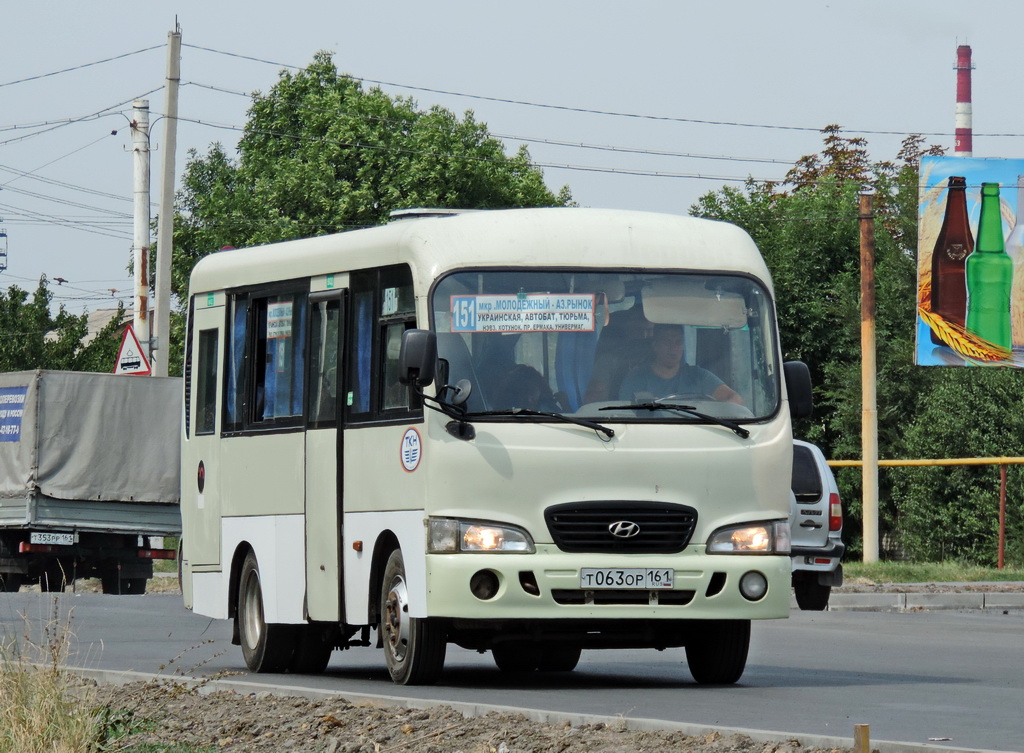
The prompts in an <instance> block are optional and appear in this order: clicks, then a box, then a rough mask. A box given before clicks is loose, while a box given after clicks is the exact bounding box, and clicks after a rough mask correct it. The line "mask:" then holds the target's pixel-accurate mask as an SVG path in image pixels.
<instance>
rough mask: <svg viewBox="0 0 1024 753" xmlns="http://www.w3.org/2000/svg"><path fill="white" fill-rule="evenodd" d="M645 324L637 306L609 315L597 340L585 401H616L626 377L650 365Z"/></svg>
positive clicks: (648, 341) (648, 342) (641, 312)
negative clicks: (631, 372)
mask: <svg viewBox="0 0 1024 753" xmlns="http://www.w3.org/2000/svg"><path fill="white" fill-rule="evenodd" d="M646 324H647V322H646V319H645V318H644V315H643V311H642V309H641V308H640V307H639V306H634V307H633V308H630V309H625V310H623V311H615V312H612V314H611V315H610V317H609V321H608V324H607V326H605V328H604V329H602V330H601V334H600V335H599V336H598V339H597V347H596V348H595V351H594V362H593V363H594V366H593V372H592V374H591V377H590V382H589V384H588V385H587V391H586V394H585V395H584V397H583V400H584V402H586V403H591V402H597V401H602V400H617V399H618V398H619V386H620V385H621V384H622V380H623V379H625V377H626V374H628V373H629V372H630V371H632V370H633V369H635V368H637V367H639V366H643V365H644V364H645V363H648V362H649V360H650V340H649V338H648V336H645V335H644V334H643V329H644V325H646Z"/></svg>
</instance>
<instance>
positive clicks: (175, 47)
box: [152, 20, 181, 376]
mask: <svg viewBox="0 0 1024 753" xmlns="http://www.w3.org/2000/svg"><path fill="white" fill-rule="evenodd" d="M180 81H181V27H180V26H179V25H178V22H177V20H175V22H174V31H171V32H168V33H167V87H166V89H167V104H166V108H165V111H164V143H163V146H162V149H163V168H162V170H163V172H162V173H161V176H160V178H161V182H160V209H159V213H160V217H159V223H160V224H159V225H158V227H157V236H156V291H155V292H156V316H155V317H154V318H155V320H156V321H155V322H154V324H155V347H156V350H157V353H156V359H155V360H154V362H153V372H152V373H153V376H167V368H168V362H169V361H170V358H169V356H170V344H171V253H172V251H173V250H174V240H173V238H174V169H175V167H174V158H175V152H176V150H177V143H178V84H179V83H180Z"/></svg>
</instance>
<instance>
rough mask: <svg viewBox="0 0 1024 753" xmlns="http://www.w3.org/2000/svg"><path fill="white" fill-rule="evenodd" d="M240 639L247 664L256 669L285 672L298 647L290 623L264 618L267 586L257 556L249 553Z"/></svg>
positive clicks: (244, 567) (241, 597)
mask: <svg viewBox="0 0 1024 753" xmlns="http://www.w3.org/2000/svg"><path fill="white" fill-rule="evenodd" d="M235 619H236V620H237V621H238V638H239V640H240V642H241V644H242V656H243V657H244V658H245V666H247V667H248V668H249V669H250V671H252V672H283V671H284V670H285V669H287V668H288V665H289V663H290V661H291V659H292V653H293V652H294V650H295V644H294V642H293V641H292V640H290V638H291V636H290V635H289V628H290V627H291V626H290V625H268V624H267V623H266V621H265V620H264V619H263V587H262V586H261V584H260V566H259V563H258V562H257V561H256V555H255V554H254V553H253V552H249V553H248V554H247V555H246V556H245V562H244V563H243V564H242V572H241V577H240V578H239V581H238V611H237V612H236V614H235Z"/></svg>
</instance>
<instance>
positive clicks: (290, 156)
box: [173, 52, 571, 300]
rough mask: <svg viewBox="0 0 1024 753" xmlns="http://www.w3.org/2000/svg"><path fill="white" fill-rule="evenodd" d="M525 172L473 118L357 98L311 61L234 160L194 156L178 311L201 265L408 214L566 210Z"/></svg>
mask: <svg viewBox="0 0 1024 753" xmlns="http://www.w3.org/2000/svg"><path fill="white" fill-rule="evenodd" d="M570 202H571V195H570V194H569V192H568V190H567V189H564V188H563V189H562V191H561V192H560V193H559V194H558V195H557V196H556V195H554V194H552V193H551V192H550V191H549V190H548V189H547V187H546V186H545V185H544V180H543V175H542V174H541V172H540V171H539V170H537V169H536V168H535V167H533V166H532V164H531V162H530V156H529V153H528V152H527V151H526V149H525V148H524V149H521V150H520V151H519V152H518V153H516V154H515V155H513V156H508V155H506V154H505V151H504V146H503V144H502V143H501V141H499V140H498V139H496V138H494V137H492V136H490V135H489V133H488V132H487V127H486V126H485V125H484V124H483V123H479V122H477V121H476V120H475V119H474V118H473V114H472V113H471V112H467V113H466V114H465V116H464V117H462V118H459V117H457V116H456V115H455V114H454V113H452V112H450V111H449V110H446V109H444V108H442V107H436V106H435V107H432V108H430V109H428V110H419V109H417V107H416V103H415V102H414V101H413V100H412V99H408V98H405V97H395V98H392V97H390V96H389V95H387V94H386V93H384V92H382V91H381V90H380V89H376V88H374V89H369V90H364V89H363V87H362V85H361V84H360V83H359V82H358V81H356V80H354V79H352V78H349V77H347V76H344V75H339V74H338V71H337V69H336V68H335V66H334V64H333V62H332V61H331V58H330V55H328V54H327V53H322V52H321V53H318V54H317V55H316V56H315V57H314V59H313V62H312V63H311V64H310V65H309V66H308V67H307V68H305V69H304V70H302V71H299V72H298V73H289V72H282V73H281V75H280V78H279V80H278V81H277V83H276V84H275V85H274V86H273V87H272V88H271V90H270V92H269V93H267V94H259V93H257V94H256V95H254V97H253V103H252V106H251V108H250V110H249V118H248V122H247V124H246V126H245V132H244V135H243V136H242V139H241V140H240V142H239V145H238V157H237V159H232V158H231V157H229V156H228V155H227V154H226V153H225V151H224V149H223V147H222V146H221V145H219V144H214V145H212V146H211V147H210V149H209V151H208V152H207V153H206V154H205V155H203V156H200V155H198V154H197V153H195V152H192V153H191V154H190V158H189V162H188V165H187V167H186V171H185V176H184V179H183V188H182V191H181V192H180V194H179V197H178V209H179V216H178V218H177V222H176V228H175V240H174V243H175V254H174V255H175V258H174V273H173V277H174V287H175V291H176V293H177V294H178V295H179V297H180V298H181V299H182V300H184V293H185V290H186V289H187V284H188V275H189V273H190V272H191V269H192V267H193V266H194V265H195V263H196V261H198V260H199V259H200V258H201V257H202V256H204V255H206V254H208V253H210V252H212V251H216V250H217V249H219V248H221V247H223V246H248V245H254V244H261V243H270V242H273V241H279V240H285V239H289V238H300V237H307V236H312V235H322V234H325V233H334V232H340V231H343V230H348V229H351V228H355V227H365V226H370V225H378V224H381V223H383V222H385V221H387V219H388V216H389V214H390V212H391V211H393V210H395V209H402V208H409V207H446V208H476V209H478V208H499V207H528V206H529V207H532V206H553V205H564V204H568V203H570Z"/></svg>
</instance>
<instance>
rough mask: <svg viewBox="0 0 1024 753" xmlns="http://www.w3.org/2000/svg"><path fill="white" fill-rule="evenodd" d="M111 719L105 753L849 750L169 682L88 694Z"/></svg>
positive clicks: (779, 752)
mask: <svg viewBox="0 0 1024 753" xmlns="http://www.w3.org/2000/svg"><path fill="white" fill-rule="evenodd" d="M93 692H94V693H95V694H96V697H97V699H98V700H99V701H100V703H101V704H102V705H104V706H106V707H107V708H108V709H110V712H111V716H110V717H109V718H110V719H111V721H112V722H114V723H115V724H118V725H120V727H121V728H122V729H124V730H126V731H130V734H128V735H126V736H125V737H121V738H119V739H118V740H117V742H116V743H115V744H114V745H113V746H111V747H109V748H107V750H119V749H120V750H123V749H125V748H129V747H131V746H134V745H138V744H141V743H146V742H163V743H166V742H170V741H174V742H177V743H188V744H191V745H194V746H205V747H207V748H208V749H209V750H217V751H247V752H248V751H253V752H254V753H280V752H281V751H302V753H391V752H392V751H411V752H413V753H640V752H642V751H651V752H652V753H846V751H850V750H851V749H850V748H807V747H804V746H803V745H802V744H801V743H800V741H799V740H798V739H793V740H786V741H780V742H770V743H765V742H757V741H755V740H752V739H751V738H749V737H747V736H745V735H736V734H730V735H722V734H719V733H717V732H712V733H708V734H706V735H701V736H696V737H694V736H688V735H684V734H682V733H680V732H647V731H637V730H628V729H626V728H625V726H624V725H619V724H612V725H606V724H596V725H580V726H572V725H570V724H568V723H564V724H550V723H542V722H535V721H532V720H529V719H527V718H526V717H523V716H520V715H516V714H498V713H490V714H487V715H486V716H481V717H471V718H467V717H464V716H463V715H462V714H461V713H460V712H458V711H456V710H454V709H452V708H450V707H447V706H439V707H435V708H431V709H426V710H421V709H406V708H381V707H372V706H359V705H355V704H352V703H349V702H348V701H346V700H345V699H343V698H340V697H339V698H337V699H331V700H318V701H311V700H307V699H304V698H294V697H286V696H273V695H270V694H269V693H254V694H248V695H243V694H240V693H235V692H215V693H211V694H208V695H201V694H199V693H198V692H195V691H189V690H186V689H184V688H183V687H181V686H179V685H174V684H153V683H133V684H129V685H124V686H119V687H112V686H99V687H96V688H94V689H93Z"/></svg>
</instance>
